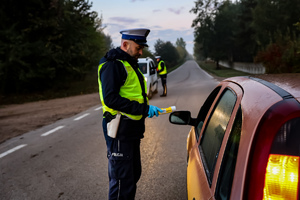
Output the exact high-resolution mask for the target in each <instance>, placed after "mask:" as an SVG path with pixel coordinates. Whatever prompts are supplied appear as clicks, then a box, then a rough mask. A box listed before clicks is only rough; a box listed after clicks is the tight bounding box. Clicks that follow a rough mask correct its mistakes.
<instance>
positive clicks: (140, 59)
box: [138, 57, 152, 62]
mask: <svg viewBox="0 0 300 200" xmlns="http://www.w3.org/2000/svg"><path fill="white" fill-rule="evenodd" d="M148 61H152V59H151V58H149V57H148V58H139V59H138V62H148Z"/></svg>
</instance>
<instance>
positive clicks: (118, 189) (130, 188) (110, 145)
mask: <svg viewBox="0 0 300 200" xmlns="http://www.w3.org/2000/svg"><path fill="white" fill-rule="evenodd" d="M124 63H125V64H126V65H127V66H126V67H125V66H124ZM131 69H132V70H134V71H131V72H132V73H131V75H129V72H128V70H131ZM129 76H134V77H135V78H136V76H137V77H138V80H139V82H138V83H137V84H138V85H139V87H140V88H132V89H133V90H134V91H133V93H134V92H135V91H136V90H137V89H138V91H142V94H141V97H142V103H141V102H138V101H132V100H130V99H129V95H128V98H127V97H126V95H125V96H124V95H123V96H121V95H120V90H122V87H124V85H126V84H127V82H128V79H129V78H130V77H129ZM98 77H99V80H98V81H99V85H101V88H100V96H101V95H102V98H103V102H105V105H106V106H107V107H109V108H111V109H114V110H118V111H120V112H122V113H125V114H122V116H121V120H120V124H119V128H118V132H117V136H116V138H111V137H109V136H108V135H107V123H108V122H109V121H110V120H111V119H112V116H111V113H110V112H108V111H105V112H104V114H103V115H104V118H103V123H102V126H103V132H104V136H105V139H106V144H107V158H108V160H109V161H108V162H109V166H108V174H109V199H110V200H112V199H126V200H127V199H128V200H133V199H134V197H135V193H136V183H137V182H138V180H139V179H140V176H141V157H140V141H141V139H142V138H143V137H144V132H145V118H146V117H147V115H148V114H147V113H148V110H149V105H148V99H147V95H146V87H145V85H144V76H143V74H142V73H141V72H140V71H139V68H138V63H137V60H136V59H134V58H132V57H131V56H130V55H129V54H127V53H126V52H125V51H123V50H122V49H120V48H116V49H112V50H110V51H109V52H108V53H107V54H106V55H105V56H104V58H102V59H101V61H100V66H99V70H98ZM131 115H133V116H135V119H132V118H131Z"/></svg>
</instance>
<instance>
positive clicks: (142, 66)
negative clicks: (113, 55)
mask: <svg viewBox="0 0 300 200" xmlns="http://www.w3.org/2000/svg"><path fill="white" fill-rule="evenodd" d="M139 68H140V71H141V72H142V73H143V74H147V63H139Z"/></svg>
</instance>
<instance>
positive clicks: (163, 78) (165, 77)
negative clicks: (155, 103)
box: [159, 74, 167, 95]
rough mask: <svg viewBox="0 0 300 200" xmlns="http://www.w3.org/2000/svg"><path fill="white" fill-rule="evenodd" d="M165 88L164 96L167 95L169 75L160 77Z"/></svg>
mask: <svg viewBox="0 0 300 200" xmlns="http://www.w3.org/2000/svg"><path fill="white" fill-rule="evenodd" d="M159 76H160V78H161V84H162V86H163V90H164V91H163V95H167V74H163V75H159Z"/></svg>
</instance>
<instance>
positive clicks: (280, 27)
mask: <svg viewBox="0 0 300 200" xmlns="http://www.w3.org/2000/svg"><path fill="white" fill-rule="evenodd" d="M299 10H300V1H299V0H289V1H281V0H257V6H256V7H255V9H254V11H253V24H252V26H253V28H254V30H255V33H256V35H255V39H256V41H257V44H258V45H259V47H260V50H262V49H263V48H265V47H266V46H267V45H268V44H270V43H272V42H274V41H275V39H276V34H277V33H278V31H279V32H280V33H281V34H282V35H286V34H290V36H292V35H293V34H294V33H296V34H297V35H299V31H297V30H296V28H295V26H294V24H295V23H296V22H298V20H299V18H300V12H299Z"/></svg>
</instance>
